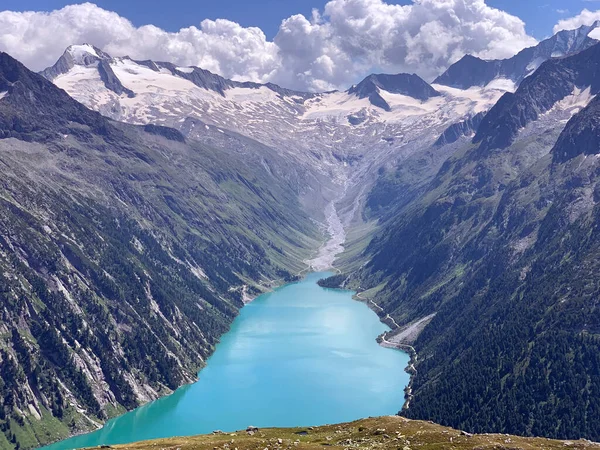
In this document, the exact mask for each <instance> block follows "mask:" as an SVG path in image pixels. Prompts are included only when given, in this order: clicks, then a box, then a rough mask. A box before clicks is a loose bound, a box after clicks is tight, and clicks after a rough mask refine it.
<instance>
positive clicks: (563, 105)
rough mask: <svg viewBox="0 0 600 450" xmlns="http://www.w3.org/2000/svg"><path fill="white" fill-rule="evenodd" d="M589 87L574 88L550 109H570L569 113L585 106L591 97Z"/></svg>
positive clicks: (574, 112) (592, 96) (573, 112)
mask: <svg viewBox="0 0 600 450" xmlns="http://www.w3.org/2000/svg"><path fill="white" fill-rule="evenodd" d="M594 97H595V95H592V89H591V87H587V88H584V89H581V88H578V87H576V88H574V89H573V92H572V93H571V95H568V96H566V97H565V98H563V99H562V100H561V101H559V102H557V103H556V104H555V105H554V107H553V108H552V109H551V110H550V111H570V112H571V114H576V113H577V112H579V111H581V110H582V109H583V108H585V107H586V106H587V105H588V104H589V103H590V102H591V101H592V100H593V99H594Z"/></svg>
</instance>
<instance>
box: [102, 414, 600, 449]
mask: <svg viewBox="0 0 600 450" xmlns="http://www.w3.org/2000/svg"><path fill="white" fill-rule="evenodd" d="M323 447H328V448H339V449H341V448H344V449H349V448H357V449H400V450H410V449H415V448H418V449H424V450H434V449H435V450H440V449H465V450H469V449H473V450H474V449H478V450H486V449H490V450H491V449H496V450H519V449H522V450H527V449H547V450H550V449H558V448H561V449H565V448H569V449H600V444H598V443H592V442H590V441H585V440H579V441H557V440H550V439H544V438H524V437H517V436H509V435H499V434H481V435H470V434H468V433H464V432H461V431H457V430H454V429H452V428H446V427H442V426H440V425H435V424H433V423H430V422H422V421H414V420H408V419H405V418H403V417H399V416H389V417H379V418H369V419H363V420H359V421H356V422H351V423H345V424H338V425H326V426H322V427H314V428H313V427H309V428H269V429H261V430H257V431H256V432H246V431H238V432H236V433H221V432H218V431H216V432H214V433H213V434H210V435H205V436H195V437H180V438H171V439H161V440H156V441H146V442H140V443H135V444H128V445H119V446H114V447H106V448H114V449H121V450H142V449H173V450H175V449H177V450H192V449H207V450H221V449H222V450H234V449H236V450H272V449H273V450H283V449H311V450H312V449H320V448H323Z"/></svg>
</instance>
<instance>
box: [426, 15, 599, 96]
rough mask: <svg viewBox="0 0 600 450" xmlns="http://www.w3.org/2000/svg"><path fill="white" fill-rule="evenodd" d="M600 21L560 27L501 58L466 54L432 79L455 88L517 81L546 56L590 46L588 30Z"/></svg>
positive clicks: (591, 43) (590, 30) (532, 70)
mask: <svg viewBox="0 0 600 450" xmlns="http://www.w3.org/2000/svg"><path fill="white" fill-rule="evenodd" d="M599 26H600V22H595V23H594V24H593V25H590V26H587V25H584V26H582V27H580V28H578V29H577V30H563V31H560V32H559V33H557V34H555V35H554V36H552V37H551V38H549V39H546V40H544V41H542V42H540V43H539V44H538V45H536V46H535V47H530V48H526V49H524V50H522V51H520V52H519V53H517V54H516V55H515V56H513V57H512V58H509V59H503V60H491V61H486V60H483V59H480V58H477V57H475V56H471V55H466V56H464V57H463V58H462V59H460V60H459V61H458V62H456V63H455V64H453V65H452V66H450V67H449V68H448V70H446V72H444V73H443V74H442V75H440V76H439V77H438V78H437V79H436V80H435V81H434V83H437V84H443V85H446V86H451V87H455V88H459V89H468V88H470V87H473V86H486V85H487V84H489V83H490V82H492V81H493V80H495V79H499V78H501V79H508V80H512V81H513V82H514V83H515V84H517V85H518V84H520V83H521V81H523V80H524V79H525V78H526V77H528V76H529V75H531V74H532V73H533V72H535V71H536V70H537V68H538V67H539V66H540V65H541V64H542V63H543V62H544V61H547V60H549V59H550V58H556V57H562V56H567V55H571V54H574V53H577V52H580V51H581V50H585V49H586V48H589V47H591V46H592V45H594V44H595V43H597V42H598V41H597V40H596V39H594V38H591V37H589V34H590V33H591V32H592V31H594V30H596V29H597V28H598V27H599Z"/></svg>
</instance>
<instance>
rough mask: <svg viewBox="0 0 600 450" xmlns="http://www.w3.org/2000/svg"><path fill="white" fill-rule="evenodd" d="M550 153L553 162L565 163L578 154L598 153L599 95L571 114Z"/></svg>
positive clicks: (599, 150)
mask: <svg viewBox="0 0 600 450" xmlns="http://www.w3.org/2000/svg"><path fill="white" fill-rule="evenodd" d="M551 153H552V159H553V161H554V162H555V163H565V162H567V161H569V160H571V159H573V158H576V157H577V156H579V155H598V154H600V97H596V98H594V100H592V101H591V102H590V104H589V105H588V106H587V107H586V108H584V109H583V110H582V111H581V112H579V113H577V114H576V115H574V116H573V118H572V119H571V120H570V121H569V122H568V123H567V126H566V127H565V129H564V130H563V132H562V133H561V135H560V137H559V138H558V141H556V144H555V145H554V147H553V148H552V152H551Z"/></svg>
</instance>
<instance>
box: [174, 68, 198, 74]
mask: <svg viewBox="0 0 600 450" xmlns="http://www.w3.org/2000/svg"><path fill="white" fill-rule="evenodd" d="M176 69H177V71H178V72H182V73H192V72H193V71H194V68H193V67H176Z"/></svg>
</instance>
